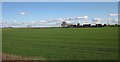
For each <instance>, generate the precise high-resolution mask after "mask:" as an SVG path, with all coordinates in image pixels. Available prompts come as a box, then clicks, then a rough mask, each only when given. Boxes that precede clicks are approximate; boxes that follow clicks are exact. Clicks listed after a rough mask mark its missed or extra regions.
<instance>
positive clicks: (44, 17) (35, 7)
mask: <svg viewBox="0 0 120 62" xmlns="http://www.w3.org/2000/svg"><path fill="white" fill-rule="evenodd" d="M117 6H118V3H117V2H3V3H2V20H3V22H4V23H5V24H4V23H3V24H4V25H6V26H21V27H23V26H26V25H30V24H31V25H33V26H60V23H61V21H54V19H58V18H62V19H64V18H72V17H84V16H87V17H88V18H87V22H88V23H92V21H93V20H92V19H93V18H104V19H106V18H109V16H108V14H117V13H118V7H117ZM110 18H116V17H115V16H111V17H110ZM50 19H52V20H50ZM115 20H116V19H115ZM80 21H81V23H82V24H83V22H82V21H84V20H80ZM67 22H71V23H77V22H78V20H72V21H69V20H67ZM11 23H12V24H11ZM27 23H28V24H27ZM101 23H106V21H105V20H102V21H101Z"/></svg>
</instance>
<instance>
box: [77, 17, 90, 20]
mask: <svg viewBox="0 0 120 62" xmlns="http://www.w3.org/2000/svg"><path fill="white" fill-rule="evenodd" d="M77 19H78V20H79V19H80V20H81V19H83V20H87V19H88V16H80V17H77Z"/></svg>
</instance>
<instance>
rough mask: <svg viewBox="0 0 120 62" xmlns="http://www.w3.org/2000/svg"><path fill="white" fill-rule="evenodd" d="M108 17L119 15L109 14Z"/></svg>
mask: <svg viewBox="0 0 120 62" xmlns="http://www.w3.org/2000/svg"><path fill="white" fill-rule="evenodd" d="M108 16H118V14H109V15H108Z"/></svg>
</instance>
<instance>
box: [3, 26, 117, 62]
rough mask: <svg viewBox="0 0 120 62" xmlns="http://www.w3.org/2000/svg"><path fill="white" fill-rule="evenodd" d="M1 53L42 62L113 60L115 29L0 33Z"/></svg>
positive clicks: (16, 29) (8, 29) (9, 31)
mask: <svg viewBox="0 0 120 62" xmlns="http://www.w3.org/2000/svg"><path fill="white" fill-rule="evenodd" d="M2 40H3V47H2V48H3V53H7V54H14V55H19V56H26V57H33V58H44V59H46V60H49V59H51V60H54V59H58V60H117V59H118V28H117V27H102V28H41V29H20V28H14V29H13V28H5V29H3V30H2Z"/></svg>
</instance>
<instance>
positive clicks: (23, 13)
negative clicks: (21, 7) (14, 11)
mask: <svg viewBox="0 0 120 62" xmlns="http://www.w3.org/2000/svg"><path fill="white" fill-rule="evenodd" d="M19 14H21V15H26V14H28V12H20V13H19Z"/></svg>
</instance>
